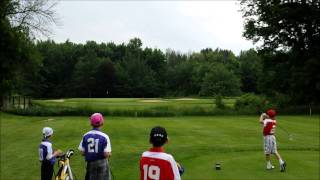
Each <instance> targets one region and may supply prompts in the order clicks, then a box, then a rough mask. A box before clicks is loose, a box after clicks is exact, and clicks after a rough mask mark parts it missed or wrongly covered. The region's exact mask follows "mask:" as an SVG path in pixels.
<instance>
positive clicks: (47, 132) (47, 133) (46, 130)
mask: <svg viewBox="0 0 320 180" xmlns="http://www.w3.org/2000/svg"><path fill="white" fill-rule="evenodd" d="M42 134H43V135H44V137H48V136H51V135H52V134H53V129H52V128H51V127H44V128H43V129H42Z"/></svg>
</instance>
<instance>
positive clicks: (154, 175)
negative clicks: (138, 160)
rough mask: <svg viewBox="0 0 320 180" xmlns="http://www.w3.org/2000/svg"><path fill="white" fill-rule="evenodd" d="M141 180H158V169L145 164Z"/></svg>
mask: <svg viewBox="0 0 320 180" xmlns="http://www.w3.org/2000/svg"><path fill="white" fill-rule="evenodd" d="M143 174H144V175H143V180H148V179H152V180H159V179H160V168H159V167H158V166H154V165H150V166H148V165H147V164H145V165H143Z"/></svg>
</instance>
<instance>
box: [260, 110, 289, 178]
mask: <svg viewBox="0 0 320 180" xmlns="http://www.w3.org/2000/svg"><path fill="white" fill-rule="evenodd" d="M275 116H276V111H275V110H273V109H269V110H267V112H266V113H262V114H261V116H260V119H259V122H260V123H261V124H262V125H263V140H264V153H265V155H266V161H267V168H266V169H267V170H271V169H274V166H273V165H272V164H271V157H270V155H271V154H274V155H275V156H276V158H277V159H278V160H279V164H280V171H281V172H284V171H285V170H286V162H285V161H284V160H282V158H281V156H280V154H279V152H278V150H277V143H276V137H275V129H276V124H277V121H276V119H275Z"/></svg>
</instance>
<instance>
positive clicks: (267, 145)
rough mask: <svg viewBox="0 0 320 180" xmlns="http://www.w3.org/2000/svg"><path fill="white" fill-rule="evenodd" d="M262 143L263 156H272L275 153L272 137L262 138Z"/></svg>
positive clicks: (274, 143) (274, 138)
mask: <svg viewBox="0 0 320 180" xmlns="http://www.w3.org/2000/svg"><path fill="white" fill-rule="evenodd" d="M263 141H264V153H265V154H274V153H276V152H277V142H276V137H275V136H274V135H266V136H263Z"/></svg>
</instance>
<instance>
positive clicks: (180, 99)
mask: <svg viewBox="0 0 320 180" xmlns="http://www.w3.org/2000/svg"><path fill="white" fill-rule="evenodd" d="M175 100H178V101H194V100H198V99H196V98H179V99H175Z"/></svg>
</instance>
